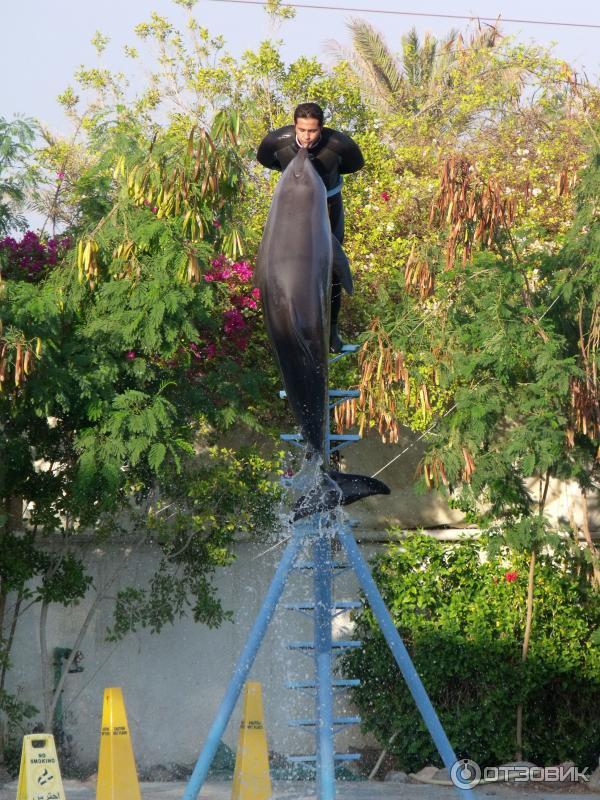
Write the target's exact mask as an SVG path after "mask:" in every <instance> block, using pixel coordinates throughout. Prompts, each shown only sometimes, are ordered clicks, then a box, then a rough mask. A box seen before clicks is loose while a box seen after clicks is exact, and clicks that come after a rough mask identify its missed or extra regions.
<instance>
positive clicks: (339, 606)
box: [283, 600, 362, 611]
mask: <svg viewBox="0 0 600 800" xmlns="http://www.w3.org/2000/svg"><path fill="white" fill-rule="evenodd" d="M315 606H316V603H314V602H313V601H309V602H306V603H284V605H283V607H284V608H287V609H288V611H313V610H314V608H315ZM349 608H362V603H361V602H360V600H338V601H337V602H336V603H335V604H334V605H332V606H331V610H332V611H345V610H346V609H349Z"/></svg>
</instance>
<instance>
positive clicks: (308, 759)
mask: <svg viewBox="0 0 600 800" xmlns="http://www.w3.org/2000/svg"><path fill="white" fill-rule="evenodd" d="M333 757H334V759H335V760H336V761H359V760H360V758H361V754H360V753H334V754H333ZM287 760H288V761H291V762H292V764H315V763H316V761H317V757H316V756H287Z"/></svg>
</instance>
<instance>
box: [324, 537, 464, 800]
mask: <svg viewBox="0 0 600 800" xmlns="http://www.w3.org/2000/svg"><path fill="white" fill-rule="evenodd" d="M337 535H338V537H339V539H340V541H341V543H342V545H343V547H344V550H345V551H346V554H347V556H348V559H349V561H350V563H351V564H352V568H353V569H354V572H355V574H356V577H357V578H358V581H359V583H360V586H361V588H362V590H363V592H364V593H365V595H366V596H367V600H368V601H369V605H370V606H371V609H372V611H373V613H374V614H375V618H376V620H377V622H378V623H379V627H380V628H381V632H382V633H383V635H384V636H385V640H386V642H387V643H388V647H389V648H390V650H391V651H392V655H393V656H394V658H395V659H396V663H397V664H398V666H399V667H400V670H401V672H402V675H403V676H404V680H405V681H406V683H407V686H408V688H409V689H410V692H411V694H412V696H413V698H414V701H415V703H416V704H417V708H418V709H419V711H420V713H421V716H422V717H423V722H424V723H425V725H426V726H427V730H428V731H429V733H430V734H431V738H432V739H433V741H434V742H435V746H436V747H437V749H438V753H439V754H440V756H441V758H442V761H443V762H444V766H445V767H446V769H447V770H448V772H449V773H450V771H451V769H452V766H453V765H454V764H455V763H456V761H457V758H456V755H455V754H454V750H453V749H452V745H451V744H450V742H449V741H448V737H447V736H446V732H445V731H444V729H443V727H442V723H441V722H440V720H439V719H438V715H437V714H436V713H435V709H434V707H433V706H432V705H431V700H430V699H429V695H428V694H427V692H426V691H425V687H424V686H423V683H422V681H421V678H420V677H419V674H418V672H417V670H416V669H415V666H414V664H413V663H412V660H411V657H410V655H409V654H408V650H407V649H406V647H405V645H404V642H403V641H402V639H401V638H400V634H399V633H398V631H397V630H396V626H395V625H394V622H393V620H392V618H391V616H390V613H389V611H388V610H387V608H386V607H385V603H384V602H383V598H382V597H381V594H380V593H379V589H378V588H377V584H376V583H375V581H374V580H373V576H372V575H371V570H370V569H369V566H368V564H367V562H366V561H365V559H364V558H363V556H362V554H361V552H360V550H359V549H358V545H357V544H356V541H355V540H354V536H353V535H352V533H351V532H350V531H349V530H347V529H346V527H345V526H344V525H340V528H339V530H338V534H337ZM457 792H458V795H459V797H461V798H463V800H467V799H469V800H470V798H472V797H473V794H472V792H471V790H470V789H466V788H465V789H457Z"/></svg>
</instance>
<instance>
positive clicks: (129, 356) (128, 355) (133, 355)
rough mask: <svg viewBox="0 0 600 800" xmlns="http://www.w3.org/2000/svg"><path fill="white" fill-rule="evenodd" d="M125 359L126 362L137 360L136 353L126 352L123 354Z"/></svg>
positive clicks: (132, 351)
mask: <svg viewBox="0 0 600 800" xmlns="http://www.w3.org/2000/svg"><path fill="white" fill-rule="evenodd" d="M125 358H126V359H127V361H133V360H134V358H137V353H136V352H135V350H128V351H127V352H126V353H125Z"/></svg>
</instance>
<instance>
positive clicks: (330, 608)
mask: <svg viewBox="0 0 600 800" xmlns="http://www.w3.org/2000/svg"><path fill="white" fill-rule="evenodd" d="M357 349H358V346H357V345H345V346H344V348H343V350H342V352H341V353H340V354H338V355H336V356H333V357H332V358H331V359H330V363H334V362H336V361H338V360H339V359H340V358H343V357H344V356H346V355H348V354H350V353H354V352H356V350H357ZM357 394H358V393H357V392H354V391H353V390H349V391H344V390H332V391H330V393H329V399H330V403H329V407H330V410H331V409H333V408H334V407H335V405H336V404H337V403H340V402H343V401H344V400H345V399H347V398H348V397H355V396H357ZM280 396H281V397H285V392H280ZM281 438H282V439H283V440H284V441H287V442H290V443H292V444H298V445H301V444H302V442H301V437H300V436H299V435H298V434H285V435H283V436H282V437H281ZM359 439H360V436H357V435H355V434H332V433H331V430H330V420H329V423H328V433H327V453H326V455H327V458H329V456H330V455H331V453H332V452H334V451H336V450H339V449H341V448H342V447H346V446H347V445H349V444H352V443H353V442H356V441H358V440H359ZM331 521H332V517H331V515H330V514H328V513H321V514H315V515H313V516H312V517H309V518H306V519H302V520H299V521H297V522H296V523H295V524H294V527H293V533H292V536H291V539H290V541H289V543H288V545H287V547H286V549H285V551H284V553H283V555H282V557H281V560H280V562H279V564H278V566H277V569H276V571H275V575H274V576H273V579H272V581H271V584H270V586H269V589H268V590H267V594H266V596H265V599H264V600H263V604H262V606H261V609H260V611H259V613H258V616H257V618H256V620H255V622H254V624H253V626H252V629H251V630H250V633H249V635H248V639H247V641H246V645H245V646H244V649H243V650H242V653H241V655H240V657H239V660H238V662H237V664H236V666H235V668H234V671H233V675H232V677H231V679H230V682H229V685H228V687H227V690H226V692H225V696H224V697H223V700H222V702H221V705H220V707H219V710H218V711H217V714H216V717H215V719H214V721H213V724H212V726H211V728H210V730H209V732H208V736H207V738H206V741H205V743H204V747H203V748H202V751H201V753H200V756H199V757H198V761H197V762H196V766H195V767H194V771H193V772H192V776H191V778H190V780H189V782H188V784H187V786H186V789H185V793H184V796H183V800H196V799H197V797H198V795H199V793H200V790H201V788H202V786H203V784H204V782H205V780H206V776H207V775H208V771H209V769H210V765H211V763H212V760H213V758H214V756H215V753H216V752H217V748H218V746H219V742H220V741H221V738H222V736H223V733H224V732H225V728H226V726H227V723H228V722H229V718H230V717H231V714H232V712H233V709H234V707H235V704H236V702H237V699H238V697H239V695H240V693H241V691H242V688H243V686H244V683H245V682H246V679H247V677H248V674H249V672H250V669H251V667H252V664H253V662H254V659H255V657H256V654H257V652H258V649H259V647H260V645H261V642H262V640H263V638H264V636H265V633H266V631H267V628H268V626H269V623H270V622H271V619H272V618H273V615H274V613H275V609H276V606H277V604H278V602H279V599H280V598H281V595H282V593H283V590H284V588H285V585H286V581H287V579H288V577H289V574H290V573H291V572H292V571H293V570H294V569H296V570H305V571H307V572H308V571H312V573H313V595H314V598H311V600H308V601H304V602H302V601H301V602H298V603H291V604H288V606H287V607H288V608H290V609H291V610H294V611H299V612H302V613H306V614H310V615H311V616H312V617H313V625H314V635H313V640H312V641H308V642H305V641H302V642H292V643H290V645H289V647H290V648H291V649H292V650H295V651H298V652H301V653H305V654H306V653H308V654H310V653H312V654H313V657H314V670H315V671H314V679H312V680H304V681H291V682H290V683H289V684H288V685H289V687H290V688H293V689H298V690H304V691H307V692H310V693H313V694H314V701H315V716H314V717H310V718H307V719H298V720H294V721H292V724H294V725H295V726H297V727H300V728H306V729H309V730H310V729H313V730H314V733H315V744H316V753H315V754H310V755H299V756H290V757H289V759H290V761H292V763H302V764H305V765H311V766H313V767H314V768H315V771H316V778H317V797H318V800H335V796H336V781H335V770H336V765H339V764H341V763H344V762H346V761H349V760H355V759H357V758H359V757H360V756H359V755H358V754H354V753H336V752H335V748H334V736H335V734H336V733H337V732H338V731H339V730H340V729H341V728H342V727H344V726H346V725H349V724H355V723H357V722H360V719H359V718H358V717H335V716H334V695H335V694H336V693H337V692H338V691H343V690H345V689H347V688H349V687H351V686H357V685H359V683H360V682H359V681H356V680H351V679H339V678H338V679H334V678H333V674H332V662H333V658H334V657H335V655H336V654H338V653H339V652H343V651H344V650H346V649H348V648H351V647H360V646H361V643H360V642H356V641H335V640H334V639H333V635H332V623H333V619H334V618H335V616H336V615H337V614H339V613H343V611H345V610H347V609H348V608H354V607H356V606H355V604H356V601H339V602H335V600H334V593H333V585H334V580H335V575H336V573H337V572H341V570H342V569H352V570H353V571H354V573H355V575H356V577H357V578H358V582H359V584H360V587H361V589H362V591H363V593H364V595H365V597H366V599H367V601H368V603H369V605H370V607H371V610H372V611H373V614H374V616H375V618H376V619H377V622H378V624H379V626H380V628H381V632H382V633H383V635H384V638H385V640H386V642H387V644H388V647H389V648H390V651H391V652H392V655H393V656H394V658H395V660H396V663H397V664H398V666H399V668H400V671H401V672H402V675H403V677H404V680H405V681H406V684H407V686H408V688H409V690H410V692H411V694H412V696H413V699H414V700H415V703H416V705H417V707H418V709H419V711H420V713H421V716H422V718H423V722H424V723H425V725H426V727H427V729H428V730H429V733H430V735H431V737H432V739H433V741H434V743H435V745H436V747H437V750H438V752H439V754H440V757H441V759H442V761H443V762H444V766H445V767H446V769H447V770H448V772H449V773H450V774H451V775H456V774H457V771H456V767H457V765H459V762H457V759H456V755H455V753H454V751H453V749H452V746H451V745H450V742H449V741H448V738H447V736H446V733H445V731H444V729H443V727H442V725H441V723H440V721H439V719H438V716H437V714H436V712H435V710H434V708H433V706H432V704H431V701H430V699H429V696H428V695H427V692H426V691H425V687H424V686H423V683H422V682H421V679H420V677H419V675H418V673H417V671H416V669H415V667H414V664H413V663H412V660H411V658H410V655H409V654H408V651H407V650H406V647H405V645H404V642H403V641H402V639H401V637H400V635H399V633H398V631H397V629H396V626H395V625H394V622H393V620H392V618H391V616H390V613H389V611H388V610H387V608H386V606H385V603H384V601H383V598H382V597H381V594H380V592H379V589H378V588H377V586H376V584H375V581H374V580H373V577H372V575H371V571H370V569H369V566H368V564H367V562H366V561H365V559H364V558H363V556H362V554H361V552H360V550H359V548H358V545H357V544H356V541H355V539H354V536H353V535H352V532H351V529H350V525H349V524H348V523H344V524H342V525H340V526H338V527H336V528H335V530H334V529H332V528H331V526H330V523H331ZM334 538H336V539H337V540H338V542H339V543H340V545H341V547H342V549H343V551H344V552H345V556H346V559H347V562H339V561H336V560H334V555H333V539H334ZM307 543H310V545H311V547H312V560H311V561H299V560H298V559H299V557H300V554H301V552H302V549H303V548H304V547H305V545H306V544H307ZM453 768H454V769H453ZM459 774H460V773H459ZM456 791H457V794H458V796H459V797H460V798H461V800H471V798H472V792H471V787H470V785H469V784H468V783H466V785H465V786H464V788H458V787H457V789H456Z"/></svg>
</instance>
